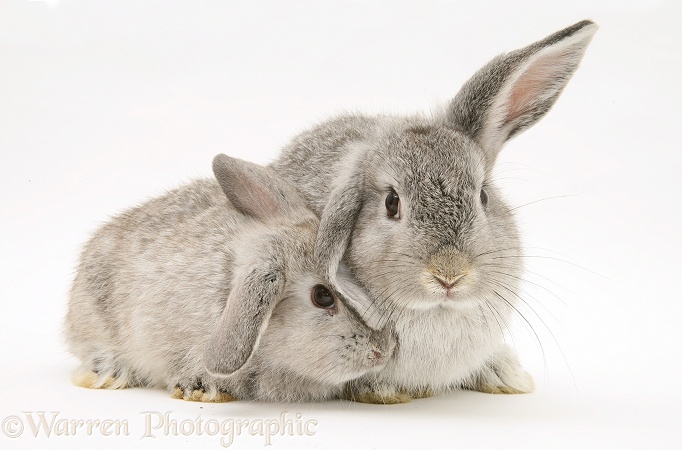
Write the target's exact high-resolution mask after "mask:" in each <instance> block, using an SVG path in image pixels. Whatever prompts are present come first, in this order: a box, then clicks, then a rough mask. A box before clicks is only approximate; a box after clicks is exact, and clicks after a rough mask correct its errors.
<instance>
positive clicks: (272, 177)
mask: <svg viewBox="0 0 682 450" xmlns="http://www.w3.org/2000/svg"><path fill="white" fill-rule="evenodd" d="M213 173H214V174H215V177H216V179H217V180H218V183H219V184H220V187H221V188H222V189H223V192H225V195H227V198H228V199H229V200H230V202H231V203H232V205H234V207H235V208H236V209H237V210H239V212H241V213H243V214H246V215H249V216H252V217H255V218H257V219H259V220H268V219H272V218H274V217H277V216H280V215H282V214H283V213H290V212H292V211H293V210H294V209H296V208H304V207H305V205H304V202H303V199H302V198H301V196H300V194H299V193H298V192H297V191H296V190H295V189H294V188H293V187H291V186H289V184H288V183H286V182H284V181H282V180H281V179H280V178H279V177H278V176H277V175H276V174H274V173H273V172H272V171H271V169H268V168H266V167H263V166H259V165H258V164H254V163H250V162H247V161H243V160H241V159H237V158H231V157H229V156H227V155H223V154H220V155H218V156H216V157H215V158H214V159H213Z"/></svg>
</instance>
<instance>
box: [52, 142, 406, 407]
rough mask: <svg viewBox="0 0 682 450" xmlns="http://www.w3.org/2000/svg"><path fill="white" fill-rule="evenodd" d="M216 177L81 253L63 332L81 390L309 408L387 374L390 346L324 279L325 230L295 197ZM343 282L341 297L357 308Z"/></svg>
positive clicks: (224, 163)
mask: <svg viewBox="0 0 682 450" xmlns="http://www.w3.org/2000/svg"><path fill="white" fill-rule="evenodd" d="M213 168H214V173H215V175H216V178H217V180H218V182H216V181H215V180H210V179H203V180H197V181H195V182H192V183H190V184H187V185H185V186H182V187H180V188H178V189H175V190H173V191H170V192H168V193H167V194H166V195H164V196H162V197H159V198H155V199H152V200H150V201H148V202H146V203H144V204H142V205H141V206H138V207H136V208H133V209H131V210H128V211H126V212H124V213H123V214H120V215H119V216H117V217H115V218H114V219H113V220H111V221H110V222H108V223H106V224H105V225H104V226H102V227H101V228H100V229H99V230H98V231H97V232H96V233H95V235H94V236H93V237H92V238H91V239H90V241H89V242H88V243H87V245H86V246H85V249H84V251H83V253H82V256H81V259H80V264H79V266H78V271H77V275H76V277H75V281H74V284H73V287H72V291H71V296H70V300H69V305H68V313H67V317H66V324H65V325H66V330H65V332H66V338H67V341H68V344H69V347H70V350H71V352H72V353H73V354H75V355H76V356H78V357H79V358H80V360H81V361H82V365H81V367H80V368H79V369H78V371H77V372H76V373H75V375H74V378H73V381H74V383H75V384H77V385H80V386H84V387H90V388H123V387H128V386H158V387H166V388H168V389H169V391H170V392H171V393H172V395H173V396H174V397H177V398H184V399H186V400H200V401H229V400H233V399H244V400H263V401H309V400H322V399H327V398H333V397H338V396H339V395H340V394H341V393H342V389H343V387H344V383H345V382H347V381H349V380H351V379H353V378H356V377H359V376H362V375H364V374H367V373H370V372H373V371H376V370H378V369H379V368H381V367H383V365H385V363H386V361H387V360H388V359H389V358H390V356H391V354H392V351H393V348H394V346H395V338H394V335H393V333H392V331H390V330H389V329H385V330H383V331H374V330H372V329H371V328H370V327H368V326H367V325H366V324H365V322H364V321H363V320H362V319H361V318H360V316H359V315H358V314H357V313H356V311H355V310H354V309H353V307H352V306H351V305H350V304H349V303H347V302H346V301H345V299H344V298H342V296H341V295H339V294H338V292H337V291H336V290H335V289H334V288H333V287H331V286H326V285H325V280H324V278H323V277H322V276H321V275H318V273H317V271H316V270H317V269H316V267H317V266H316V262H315V261H314V245H315V237H316V233H317V229H318V225H319V219H318V218H317V217H316V216H315V214H313V213H312V212H311V211H310V210H309V209H308V208H307V207H306V206H305V204H304V202H303V200H302V199H301V198H300V196H299V195H298V193H297V192H296V191H295V190H294V189H293V188H292V187H290V186H289V185H288V184H287V183H285V182H283V181H282V180H281V179H279V177H277V176H276V175H275V174H274V173H272V171H271V170H270V169H268V168H265V167H261V166H258V165H255V164H251V163H247V162H245V161H241V160H238V159H234V158H229V157H227V156H225V155H219V156H217V157H216V158H215V160H214V166H213ZM344 273H345V272H344V271H343V268H341V271H340V274H339V276H340V277H341V280H342V281H341V282H340V283H339V286H342V287H343V289H344V290H345V292H350V293H352V295H354V296H356V297H359V298H360V300H361V299H362V296H363V294H362V291H361V290H359V289H358V288H357V286H355V285H353V281H352V279H350V278H349V277H348V276H347V275H345V274H344ZM358 301H359V300H358Z"/></svg>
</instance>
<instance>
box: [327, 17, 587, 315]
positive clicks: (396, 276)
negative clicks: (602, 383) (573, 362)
mask: <svg viewBox="0 0 682 450" xmlns="http://www.w3.org/2000/svg"><path fill="white" fill-rule="evenodd" d="M596 28H597V27H596V25H594V24H593V23H592V22H589V21H583V22H580V23H577V24H575V25H573V26H571V27H569V28H567V29H565V30H562V31H560V32H558V33H555V34H553V35H551V36H549V37H547V38H545V39H544V40H542V41H539V42H537V43H534V44H532V45H530V46H528V47H525V48H522V49H520V50H516V51H514V52H511V53H508V54H504V55H501V56H498V57H496V58H495V59H493V60H492V61H491V62H489V63H488V64H487V65H485V66H484V67H483V68H482V69H480V70H479V71H478V72H477V73H476V74H475V75H474V76H473V77H472V78H471V79H470V80H469V81H468V82H467V83H466V84H465V85H464V86H463V88H462V89H461V91H460V92H459V93H458V94H457V95H456V96H455V98H454V99H453V100H452V101H451V103H450V104H449V106H448V108H447V110H446V111H444V112H443V113H442V114H439V115H437V116H436V117H435V118H420V117H414V118H396V119H392V120H383V121H379V122H377V123H380V125H379V126H378V127H377V130H375V131H374V132H373V134H372V136H371V138H366V139H365V140H362V141H357V142H355V143H353V145H352V146H347V148H348V149H350V150H349V151H350V152H351V153H350V154H349V157H348V159H347V160H346V161H347V162H346V165H345V166H344V167H343V168H342V169H341V171H340V176H339V177H338V178H337V181H336V183H335V185H334V186H332V189H331V192H330V197H329V201H328V203H327V204H326V206H325V208H324V210H323V213H322V221H321V226H320V232H319V235H318V239H317V244H316V255H317V260H318V261H319V262H320V263H321V264H322V265H323V268H322V270H324V271H326V273H327V276H328V277H329V278H330V279H331V280H332V282H333V280H334V277H335V273H336V270H337V267H338V264H339V262H340V261H341V259H342V257H344V254H345V261H346V262H347V263H348V265H349V266H350V267H351V269H352V270H353V272H354V274H355V275H356V276H357V277H358V279H359V280H360V282H361V284H362V285H363V286H365V287H366V288H367V289H368V290H369V291H370V293H371V294H372V296H373V297H376V298H380V299H382V301H383V303H384V305H385V306H386V305H387V306H388V307H389V308H391V309H392V308H397V307H410V308H423V307H426V308H428V307H434V306H436V305H443V306H447V307H454V308H473V307H475V308H480V307H481V306H483V307H485V305H484V303H488V302H495V301H497V302H500V301H502V300H504V298H506V297H509V292H505V290H509V289H510V287H509V286H513V285H515V284H516V283H517V279H518V277H519V274H520V270H521V258H520V248H519V247H520V242H519V238H518V234H517V230H516V226H515V223H514V220H513V217H512V211H511V209H510V207H509V206H507V205H506V204H505V203H504V201H503V199H502V198H501V196H500V193H499V192H498V190H497V189H496V188H495V186H494V184H493V181H492V179H491V174H492V169H493V166H494V163H495V159H496V157H497V155H498V153H499V151H500V149H501V148H502V146H503V144H504V143H505V142H506V141H507V140H509V139H511V138H513V137H514V136H516V135H518V134H519V133H521V132H522V131H524V130H525V129H527V128H528V127H530V126H531V125H533V124H534V123H536V122H537V121H538V120H539V119H540V118H541V117H542V116H543V115H544V114H545V113H546V112H547V111H548V110H549V109H550V108H551V106H552V105H553V104H554V102H555V100H556V99H557V97H558V96H559V94H560V93H561V91H562V90H563V88H564V87H565V85H566V83H567V82H568V80H569V79H570V77H571V76H572V74H573V73H574V71H575V70H576V68H577V66H578V63H579V61H580V60H581V58H582V56H583V53H584V51H585V48H586V47H587V45H588V43H589V42H590V39H591V38H592V35H593V34H594V32H595V31H596ZM505 301H506V300H505Z"/></svg>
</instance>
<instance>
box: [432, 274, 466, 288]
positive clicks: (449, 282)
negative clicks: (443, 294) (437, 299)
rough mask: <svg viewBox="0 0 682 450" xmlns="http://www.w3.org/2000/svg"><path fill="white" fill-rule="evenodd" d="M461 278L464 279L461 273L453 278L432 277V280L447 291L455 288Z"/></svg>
mask: <svg viewBox="0 0 682 450" xmlns="http://www.w3.org/2000/svg"><path fill="white" fill-rule="evenodd" d="M462 277H464V274H463V273H462V274H459V275H456V276H454V277H453V278H444V277H439V276H438V275H434V276H433V278H435V279H436V280H438V282H439V283H440V284H441V286H443V287H444V288H445V289H448V290H449V289H452V288H453V287H455V285H456V284H457V282H459V280H461V279H462Z"/></svg>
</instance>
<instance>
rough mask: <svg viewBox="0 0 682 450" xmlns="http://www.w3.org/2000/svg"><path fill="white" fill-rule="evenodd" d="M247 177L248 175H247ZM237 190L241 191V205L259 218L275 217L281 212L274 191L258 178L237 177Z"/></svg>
mask: <svg viewBox="0 0 682 450" xmlns="http://www.w3.org/2000/svg"><path fill="white" fill-rule="evenodd" d="M245 178H246V177H245ZM235 184H236V186H235V190H236V192H238V193H239V198H240V201H241V207H242V208H243V209H245V210H247V211H249V212H250V213H251V214H252V215H253V216H255V217H258V218H259V219H268V218H271V217H274V216H276V215H277V214H278V212H279V204H278V202H277V199H276V198H275V197H274V195H273V193H272V192H271V191H270V190H269V189H268V188H266V187H264V186H261V185H260V184H259V182H258V181H257V180H253V179H250V178H248V179H244V180H242V179H240V178H238V179H237V182H236V183H235Z"/></svg>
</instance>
